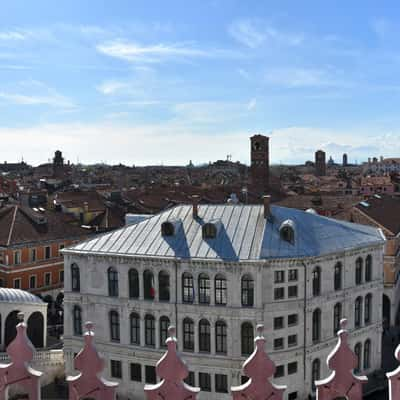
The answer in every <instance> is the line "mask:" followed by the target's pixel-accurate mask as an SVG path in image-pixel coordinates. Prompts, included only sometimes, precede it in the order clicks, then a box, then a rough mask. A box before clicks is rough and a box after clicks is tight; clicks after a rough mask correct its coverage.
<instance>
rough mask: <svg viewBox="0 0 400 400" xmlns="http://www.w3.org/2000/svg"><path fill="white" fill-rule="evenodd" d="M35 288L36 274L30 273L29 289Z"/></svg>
mask: <svg viewBox="0 0 400 400" xmlns="http://www.w3.org/2000/svg"><path fill="white" fill-rule="evenodd" d="M35 288H36V275H31V277H30V278H29V289H35Z"/></svg>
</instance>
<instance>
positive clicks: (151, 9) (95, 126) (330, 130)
mask: <svg viewBox="0 0 400 400" xmlns="http://www.w3.org/2000/svg"><path fill="white" fill-rule="evenodd" d="M342 5H343V7H344V5H345V6H346V12H343V9H342V8H340V5H336V6H333V5H332V6H329V5H326V4H322V3H318V2H312V1H308V2H306V3H303V4H301V5H300V4H292V3H291V2H279V4H278V3H274V2H270V3H268V4H266V3H258V2H246V3H242V2H238V1H217V0H210V1H204V2H202V3H201V4H200V3H199V4H195V3H193V4H191V7H188V6H187V3H185V2H182V1H173V2H168V4H166V3H165V2H161V1H152V2H147V3H146V4H143V3H142V4H140V3H136V4H133V5H132V3H131V2H129V1H123V0H120V1H116V2H114V3H113V7H112V8H111V7H108V6H107V3H105V2H99V3H97V4H96V7H93V6H90V5H89V4H86V5H85V4H83V5H82V4H81V3H80V2H78V1H70V2H63V3H57V4H54V3H53V2H51V1H47V0H43V1H38V2H35V5H33V4H26V2H22V1H18V0H17V1H13V2H7V3H6V4H4V5H3V10H2V11H3V12H2V16H1V17H0V18H1V19H0V21H1V24H2V28H1V30H0V70H1V80H0V84H1V89H0V110H1V113H2V124H1V125H0V137H1V138H2V139H3V140H4V141H5V142H6V143H7V144H8V145H7V147H2V148H1V149H0V159H2V160H8V161H10V162H12V161H17V160H20V159H21V158H22V157H24V159H25V160H26V161H27V162H28V163H31V164H39V163H42V162H45V161H46V159H47V158H48V157H50V156H51V155H52V153H53V151H54V149H56V148H60V149H61V150H63V153H64V154H65V157H66V159H71V161H72V162H76V160H77V158H79V159H80V160H82V161H83V162H85V163H94V162H99V161H101V160H103V161H106V162H108V163H110V164H117V163H119V162H121V163H124V164H127V165H131V164H136V165H147V164H161V163H163V164H164V165H174V164H186V163H187V162H188V161H189V160H190V159H192V160H193V162H194V163H195V164H199V163H204V162H208V161H210V160H217V159H220V158H221V157H222V158H224V155H226V154H232V159H233V160H239V161H241V162H245V163H248V162H249V156H250V155H249V152H248V148H247V138H248V136H250V135H251V134H254V133H261V134H266V135H268V136H270V137H271V162H272V163H274V164H277V163H284V164H292V163H293V164H294V163H301V162H304V161H305V160H309V159H313V154H314V151H315V150H316V149H319V148H322V149H323V150H324V151H326V153H327V155H328V156H329V155H332V156H333V158H334V159H335V160H337V161H339V160H340V159H341V155H342V154H343V153H344V152H346V153H348V154H349V157H350V158H349V162H354V161H355V160H359V161H360V160H366V159H367V158H368V157H373V156H376V157H379V156H380V155H383V156H384V157H394V156H396V155H397V154H399V153H400V146H399V145H398V144H397V143H398V142H399V140H398V139H399V138H400V132H399V130H398V122H399V118H398V116H397V109H396V103H397V100H398V96H399V90H398V88H399V87H400V85H399V83H400V82H399V80H398V78H397V69H398V68H397V67H398V64H399V61H400V58H399V56H398V55H399V51H398V50H399V49H398V44H397V42H398V41H397V40H396V39H397V37H398V35H399V33H400V31H399V29H398V28H397V26H396V21H397V19H398V17H399V13H398V11H397V10H396V9H395V8H396V7H395V6H396V4H395V3H394V2H386V6H385V8H384V9H383V8H381V7H377V6H374V5H373V4H372V2H362V3H361V2H356V3H353V4H352V5H348V4H346V3H344V2H343V3H342ZM361 5H362V7H361ZM10 149H12V152H11V154H13V155H15V156H14V157H13V158H10Z"/></svg>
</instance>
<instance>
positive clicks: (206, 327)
mask: <svg viewBox="0 0 400 400" xmlns="http://www.w3.org/2000/svg"><path fill="white" fill-rule="evenodd" d="M199 350H200V351H204V352H207V353H209V352H210V351H211V336H210V323H209V322H208V321H207V320H206V319H202V320H200V322H199Z"/></svg>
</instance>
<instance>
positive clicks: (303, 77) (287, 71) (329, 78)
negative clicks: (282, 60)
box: [265, 67, 345, 88]
mask: <svg viewBox="0 0 400 400" xmlns="http://www.w3.org/2000/svg"><path fill="white" fill-rule="evenodd" d="M265 82H266V83H268V84H272V85H278V86H284V87H287V88H305V87H327V86H345V83H344V82H342V81H340V80H339V79H337V78H336V76H334V74H333V73H332V72H331V71H327V70H324V69H317V68H284V67H283V68H275V69H270V70H269V71H267V73H266V74H265Z"/></svg>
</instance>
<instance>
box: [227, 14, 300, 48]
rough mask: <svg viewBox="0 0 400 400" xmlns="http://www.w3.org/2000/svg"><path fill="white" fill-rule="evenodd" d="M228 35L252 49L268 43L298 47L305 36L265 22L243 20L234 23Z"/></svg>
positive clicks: (230, 26) (229, 28)
mask: <svg viewBox="0 0 400 400" xmlns="http://www.w3.org/2000/svg"><path fill="white" fill-rule="evenodd" d="M228 33H229V34H230V35H231V36H232V37H233V38H234V39H235V40H237V41H238V42H239V43H241V44H243V45H245V46H247V47H250V48H252V49H254V48H257V47H260V46H261V45H263V44H264V43H266V42H275V43H277V44H283V45H288V46H297V45H299V44H300V43H302V41H303V40H304V36H303V34H299V33H297V34H295V33H288V32H283V31H281V30H278V29H276V28H274V27H273V26H271V25H269V24H267V23H266V22H265V21H261V20H254V19H241V20H237V21H234V22H232V23H231V24H230V25H229V27H228Z"/></svg>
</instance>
